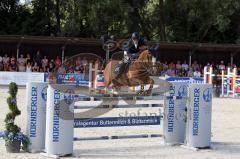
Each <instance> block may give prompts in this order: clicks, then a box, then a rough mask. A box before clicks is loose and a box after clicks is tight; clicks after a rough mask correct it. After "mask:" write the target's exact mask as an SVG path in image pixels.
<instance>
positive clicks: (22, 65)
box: [0, 51, 240, 77]
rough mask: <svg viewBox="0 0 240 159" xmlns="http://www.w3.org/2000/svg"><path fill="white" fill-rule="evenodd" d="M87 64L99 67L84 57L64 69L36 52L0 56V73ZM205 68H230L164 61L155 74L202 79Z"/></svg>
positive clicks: (80, 69) (82, 69)
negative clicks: (33, 53)
mask: <svg viewBox="0 0 240 159" xmlns="http://www.w3.org/2000/svg"><path fill="white" fill-rule="evenodd" d="M66 59H67V58H66ZM66 59H65V60H66ZM89 63H93V64H94V63H98V64H99V66H100V65H101V64H100V61H98V60H95V61H94V60H92V59H91V60H89V59H87V58H86V57H76V58H73V59H71V60H70V61H68V63H67V67H66V66H63V65H62V59H61V58H60V57H59V56H56V58H55V59H53V58H48V57H47V56H42V54H41V53H40V51H37V53H36V54H35V56H33V57H31V55H30V54H26V55H23V54H20V57H19V58H18V59H17V58H16V57H15V56H14V55H12V56H9V55H7V54H5V55H4V56H1V54H0V71H19V72H57V73H88V64H89ZM65 64H66V63H65ZM205 66H212V67H213V68H214V70H215V71H221V70H225V68H227V67H230V64H227V65H225V64H224V61H220V62H219V63H218V64H214V63H207V65H202V64H200V63H198V61H193V63H192V64H191V66H189V64H188V63H187V61H183V62H182V61H176V62H167V61H166V62H162V63H161V68H160V69H159V71H158V72H157V75H163V76H164V75H167V76H180V77H202V76H203V68H204V67H205ZM234 67H236V65H234ZM238 73H240V68H239V69H238Z"/></svg>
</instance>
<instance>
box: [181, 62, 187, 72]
mask: <svg viewBox="0 0 240 159" xmlns="http://www.w3.org/2000/svg"><path fill="white" fill-rule="evenodd" d="M182 69H183V70H184V71H188V64H187V61H184V62H183V64H182Z"/></svg>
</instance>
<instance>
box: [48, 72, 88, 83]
mask: <svg viewBox="0 0 240 159" xmlns="http://www.w3.org/2000/svg"><path fill="white" fill-rule="evenodd" d="M54 76H55V77H54V79H55V80H56V83H57V84H71V85H80V86H88V83H89V81H88V80H87V79H86V76H87V75H84V74H81V73H79V74H74V73H70V74H56V75H54ZM54 79H52V78H51V76H49V73H45V74H44V81H45V82H48V81H51V80H54ZM55 80H54V81H55Z"/></svg>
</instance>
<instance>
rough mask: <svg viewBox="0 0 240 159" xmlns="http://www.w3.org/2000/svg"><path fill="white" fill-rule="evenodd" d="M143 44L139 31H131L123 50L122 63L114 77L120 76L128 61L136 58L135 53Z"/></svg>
mask: <svg viewBox="0 0 240 159" xmlns="http://www.w3.org/2000/svg"><path fill="white" fill-rule="evenodd" d="M145 46H146V45H145V42H144V39H143V38H141V37H140V35H139V33H138V32H134V33H132V37H131V39H129V41H128V45H127V48H126V49H125V51H124V59H123V63H122V64H121V65H120V66H119V71H118V72H117V75H116V78H115V79H118V78H120V76H121V74H122V73H123V72H124V69H126V66H127V65H128V63H130V62H131V60H133V59H134V58H136V55H137V54H138V53H139V51H140V50H141V49H143V47H145Z"/></svg>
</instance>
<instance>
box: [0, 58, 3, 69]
mask: <svg viewBox="0 0 240 159" xmlns="http://www.w3.org/2000/svg"><path fill="white" fill-rule="evenodd" d="M0 71H3V58H2V56H0Z"/></svg>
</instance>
